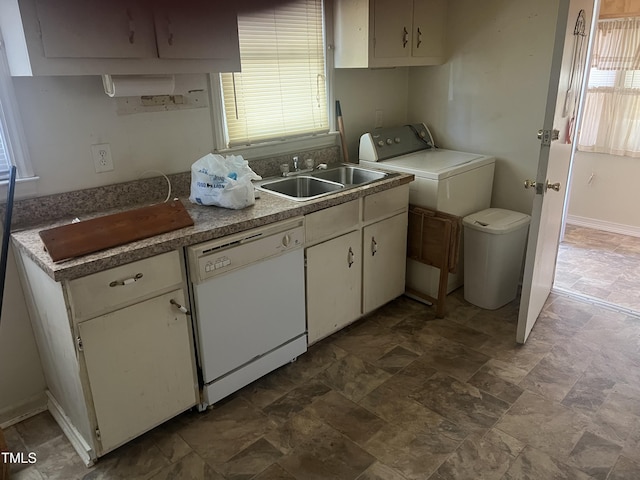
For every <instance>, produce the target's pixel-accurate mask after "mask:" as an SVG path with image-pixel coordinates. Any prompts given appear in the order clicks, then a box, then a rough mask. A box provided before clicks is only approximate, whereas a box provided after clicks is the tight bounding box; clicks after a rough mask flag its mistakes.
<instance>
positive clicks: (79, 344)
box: [76, 335, 84, 352]
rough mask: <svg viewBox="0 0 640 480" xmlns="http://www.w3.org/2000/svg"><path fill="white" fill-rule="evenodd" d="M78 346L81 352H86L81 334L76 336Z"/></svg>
mask: <svg viewBox="0 0 640 480" xmlns="http://www.w3.org/2000/svg"><path fill="white" fill-rule="evenodd" d="M76 347H77V348H78V351H79V352H84V346H83V345H82V339H81V338H80V335H78V336H77V337H76Z"/></svg>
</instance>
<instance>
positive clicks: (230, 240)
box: [187, 217, 304, 284]
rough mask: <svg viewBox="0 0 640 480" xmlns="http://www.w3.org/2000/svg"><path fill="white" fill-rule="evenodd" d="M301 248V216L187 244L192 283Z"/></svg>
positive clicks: (302, 236)
mask: <svg viewBox="0 0 640 480" xmlns="http://www.w3.org/2000/svg"><path fill="white" fill-rule="evenodd" d="M302 247H304V219H303V218H302V217H296V218H295V219H292V220H285V221H283V222H277V223H274V224H270V225H266V226H264V227H260V228H256V229H252V230H248V231H246V232H242V233H239V234H236V235H229V236H227V237H223V238H220V239H216V240H212V241H210V242H205V243H201V244H198V245H195V246H193V247H189V248H188V250H187V252H188V256H189V270H190V277H191V281H192V282H193V283H196V284H197V283H201V282H202V281H204V280H207V279H209V278H212V277H215V276H218V275H222V274H225V273H227V272H230V271H233V270H236V269H238V268H242V267H245V266H248V265H251V264H252V263H255V262H259V261H260V260H265V259H267V258H271V257H274V256H277V255H280V254H282V253H285V252H288V251H290V250H295V249H299V248H302Z"/></svg>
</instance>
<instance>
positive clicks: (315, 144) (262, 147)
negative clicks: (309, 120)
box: [215, 132, 340, 160]
mask: <svg viewBox="0 0 640 480" xmlns="http://www.w3.org/2000/svg"><path fill="white" fill-rule="evenodd" d="M339 144H340V134H339V133H338V132H329V133H323V134H320V135H313V136H308V137H300V138H290V139H287V140H276V141H273V142H264V143H259V144H256V145H245V146H237V147H232V148H225V149H222V150H217V151H216V152H215V153H219V154H221V155H224V154H227V155H242V156H243V158H244V159H245V160H251V159H256V158H262V157H270V156H278V155H284V154H287V153H297V152H299V151H303V150H312V149H316V148H323V147H331V146H334V145H339Z"/></svg>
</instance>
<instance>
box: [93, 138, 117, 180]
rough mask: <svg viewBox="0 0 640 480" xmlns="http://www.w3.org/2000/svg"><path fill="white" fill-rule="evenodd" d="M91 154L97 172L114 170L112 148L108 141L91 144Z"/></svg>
mask: <svg viewBox="0 0 640 480" xmlns="http://www.w3.org/2000/svg"><path fill="white" fill-rule="evenodd" d="M91 156H92V157H93V166H94V167H95V169H96V173H102V172H110V171H111V170H113V158H111V148H110V147H109V144H108V143H99V144H97V145H91Z"/></svg>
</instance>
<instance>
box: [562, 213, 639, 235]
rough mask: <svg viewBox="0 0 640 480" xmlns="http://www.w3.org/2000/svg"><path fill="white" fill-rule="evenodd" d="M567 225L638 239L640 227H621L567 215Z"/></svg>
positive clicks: (594, 219) (593, 219) (621, 225)
mask: <svg viewBox="0 0 640 480" xmlns="http://www.w3.org/2000/svg"><path fill="white" fill-rule="evenodd" d="M567 223H569V224H571V225H576V226H578V227H586V228H594V229H596V230H604V231H605V232H611V233H619V234H621V235H629V236H631V237H640V227H634V226H633V225H623V224H621V223H614V222H607V221H604V220H598V219H597V218H587V217H579V216H577V215H567Z"/></svg>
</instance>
